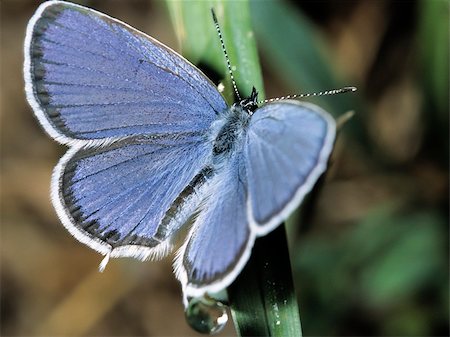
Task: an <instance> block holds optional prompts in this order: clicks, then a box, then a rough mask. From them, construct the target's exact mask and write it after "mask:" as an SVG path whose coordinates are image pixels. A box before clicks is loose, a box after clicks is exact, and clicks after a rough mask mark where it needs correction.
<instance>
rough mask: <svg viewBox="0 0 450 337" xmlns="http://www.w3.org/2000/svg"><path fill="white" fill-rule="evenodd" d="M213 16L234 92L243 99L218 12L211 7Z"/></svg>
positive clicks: (239, 98)
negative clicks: (232, 67)
mask: <svg viewBox="0 0 450 337" xmlns="http://www.w3.org/2000/svg"><path fill="white" fill-rule="evenodd" d="M211 13H212V17H213V20H214V25H215V26H216V30H217V34H218V35H219V39H220V44H221V45H222V50H223V53H224V54H225V60H226V61H227V68H228V73H229V74H230V78H231V83H232V84H233V88H234V92H235V94H236V96H237V98H238V100H239V101H240V100H241V95H239V91H238V89H237V86H236V81H235V80H234V76H233V71H232V70H231V65H230V59H229V58H228V53H227V50H226V49H225V43H224V42H223V38H222V32H221V31H220V26H219V22H218V21H217V17H216V13H214V9H212V8H211Z"/></svg>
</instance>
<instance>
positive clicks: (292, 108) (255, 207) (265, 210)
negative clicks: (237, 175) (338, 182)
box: [244, 101, 336, 235]
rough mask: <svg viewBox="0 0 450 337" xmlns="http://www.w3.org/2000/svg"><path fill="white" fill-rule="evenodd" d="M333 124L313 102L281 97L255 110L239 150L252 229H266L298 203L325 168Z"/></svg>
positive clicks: (273, 226) (261, 232) (264, 230)
mask: <svg viewBox="0 0 450 337" xmlns="http://www.w3.org/2000/svg"><path fill="white" fill-rule="evenodd" d="M335 129H336V127H335V122H334V119H333V118H332V117H331V116H330V115H329V114H328V113H327V112H325V111H324V110H322V109H321V108H319V107H318V106H316V105H313V104H308V103H300V102H297V101H283V102H280V103H271V104H267V105H265V106H263V107H262V108H260V109H258V110H256V111H255V113H254V115H253V116H252V119H251V121H250V125H249V128H248V133H247V142H246V147H245V150H244V157H245V166H246V168H247V180H248V193H249V198H248V214H249V217H250V219H251V221H250V222H251V226H252V228H253V230H254V231H255V233H257V234H258V235H264V234H266V233H268V232H269V231H271V230H272V229H274V228H275V227H276V226H277V225H279V224H280V223H281V222H282V221H284V220H285V219H286V218H287V216H288V215H289V214H290V213H291V212H292V211H293V210H294V209H295V208H296V207H298V205H299V204H300V203H301V201H302V200H303V198H304V196H305V195H306V193H308V192H309V191H310V190H311V188H312V187H313V185H314V184H315V182H316V181H317V179H318V178H319V176H320V175H321V174H322V172H323V171H324V170H325V169H326V165H327V161H328V157H329V155H330V153H331V149H332V146H333V142H334V138H335Z"/></svg>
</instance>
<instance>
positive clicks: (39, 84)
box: [24, 1, 336, 297]
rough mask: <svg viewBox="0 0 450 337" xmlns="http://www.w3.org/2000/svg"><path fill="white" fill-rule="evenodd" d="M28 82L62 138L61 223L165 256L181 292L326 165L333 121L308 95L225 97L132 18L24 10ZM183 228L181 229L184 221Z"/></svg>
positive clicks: (221, 270) (102, 249)
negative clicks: (263, 99) (265, 99)
mask: <svg viewBox="0 0 450 337" xmlns="http://www.w3.org/2000/svg"><path fill="white" fill-rule="evenodd" d="M24 53H25V63H24V76H25V91H26V96H27V100H28V102H29V104H30V105H31V107H32V109H33V111H34V114H35V115H36V117H37V119H38V120H39V122H40V124H41V125H42V127H43V128H44V129H45V131H46V132H47V133H48V134H49V135H50V136H51V137H52V138H53V139H55V140H56V141H58V142H59V143H61V144H64V145H67V146H68V147H69V150H68V151H67V153H66V154H65V155H64V156H63V157H62V158H61V159H60V161H59V163H58V164H57V165H56V167H55V169H54V171H53V176H52V182H51V197H52V202H53V205H54V207H55V209H56V212H57V215H58V217H59V218H60V220H61V222H62V224H63V225H64V226H65V227H66V229H67V230H68V231H69V232H70V233H71V234H72V235H73V236H74V237H75V238H76V239H77V240H79V241H80V242H82V243H84V244H86V245H87V246H89V247H91V248H92V249H94V250H96V251H97V252H99V253H100V254H102V255H104V256H105V259H104V260H103V262H102V263H101V269H102V268H104V266H105V265H106V263H107V261H108V259H109V258H110V257H114V258H117V257H133V258H137V259H139V260H147V259H151V258H153V259H155V258H162V257H164V256H166V255H168V254H169V252H171V251H172V250H173V248H174V246H175V242H176V241H177V236H179V235H180V233H182V232H183V231H185V233H186V236H185V238H184V242H183V243H182V245H181V247H180V248H179V250H178V253H177V255H176V258H175V262H174V267H175V268H174V269H175V272H176V276H177V278H178V279H179V280H180V282H181V284H182V287H183V292H184V295H185V296H188V297H197V296H201V295H203V294H205V293H206V292H208V293H215V292H218V291H220V290H222V289H224V288H226V287H227V286H228V285H230V284H231V283H232V282H233V280H234V279H235V278H236V277H237V275H238V274H239V273H240V271H241V270H242V268H243V267H244V265H245V264H246V262H247V260H248V259H249V256H250V253H251V250H252V247H253V244H254V242H255V239H256V238H257V237H259V236H262V235H265V234H267V233H269V232H270V231H272V230H273V229H274V228H276V227H277V226H278V225H279V224H280V223H281V222H283V221H284V220H285V219H286V218H287V217H288V216H289V214H290V213H291V212H292V211H293V210H295V209H296V208H297V207H298V206H299V205H300V203H301V202H302V200H303V198H304V197H305V195H306V194H307V193H308V192H309V191H310V190H311V188H312V187H313V185H314V184H315V182H316V181H317V179H318V178H319V176H320V175H321V174H322V173H323V172H324V170H325V169H326V166H327V161H328V158H329V156H330V153H331V150H332V147H333V143H334V139H335V133H336V126H335V121H334V119H333V118H332V117H331V116H330V115H329V114H328V113H327V112H325V111H324V110H322V109H321V108H319V107H318V106H316V105H313V104H309V103H301V102H299V101H296V100H289V99H286V100H280V101H274V102H270V103H267V104H264V105H262V106H259V104H258V101H257V92H256V90H253V92H252V94H251V95H250V97H248V98H245V99H240V100H238V101H237V102H236V103H234V104H233V105H232V106H229V105H227V103H226V102H225V100H224V98H223V97H222V95H221V94H220V93H219V91H218V90H217V88H216V86H215V85H214V83H212V82H211V81H210V80H209V79H208V78H207V77H206V76H205V75H204V74H203V73H202V72H201V71H200V70H199V69H197V68H196V67H195V66H194V65H192V64H191V63H190V62H189V61H187V60H186V59H185V58H183V57H182V56H180V55H179V54H177V53H176V52H175V51H173V50H171V49H170V48H168V47H166V46H165V45H163V44H162V43H160V42H158V41H157V40H155V39H154V38H152V37H150V36H148V35H146V34H144V33H142V32H140V31H138V30H136V29H134V28H132V27H130V26H129V25H127V24H125V23H123V22H121V21H119V20H117V19H114V18H112V17H109V16H107V15H105V14H102V13H100V12H97V11H95V10H92V9H89V8H86V7H83V6H80V5H76V4H72V3H68V2H63V1H49V2H45V3H43V4H42V5H41V6H40V7H39V8H38V9H37V11H36V13H35V14H34V16H33V17H32V18H31V20H30V21H29V24H28V27H27V32H26V38H25V45H24ZM186 227H187V228H186Z"/></svg>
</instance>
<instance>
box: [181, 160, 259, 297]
mask: <svg viewBox="0 0 450 337" xmlns="http://www.w3.org/2000/svg"><path fill="white" fill-rule="evenodd" d="M207 189H208V192H207V195H208V197H207V198H206V200H205V201H204V202H203V203H202V206H201V208H200V212H199V214H198V217H197V218H196V221H195V222H194V224H193V225H192V228H191V231H190V233H189V235H188V237H187V239H186V241H185V243H184V245H183V246H182V248H181V249H180V251H179V252H178V256H177V259H176V260H175V271H176V273H177V277H178V278H179V279H180V281H181V283H182V284H183V292H184V294H185V296H200V295H202V294H204V293H205V292H206V291H208V292H217V291H219V290H222V289H224V288H225V287H227V286H228V285H229V284H230V283H231V282H232V281H233V280H234V279H235V277H236V276H237V275H238V274H239V272H240V271H241V269H242V268H243V266H244V265H245V263H246V262H247V260H248V258H249V256H250V251H251V248H252V246H253V243H254V240H255V236H254V234H253V233H252V232H251V230H250V227H249V223H248V217H247V214H246V210H245V207H244V205H245V204H246V200H247V182H246V176H245V167H244V163H243V160H242V155H241V153H236V154H235V155H233V158H231V159H230V160H229V162H227V164H226V165H225V166H224V167H222V168H221V170H220V171H218V172H217V174H216V175H215V176H214V177H212V178H211V179H210V181H209V182H208V187H207Z"/></svg>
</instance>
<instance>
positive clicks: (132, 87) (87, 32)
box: [25, 2, 227, 144]
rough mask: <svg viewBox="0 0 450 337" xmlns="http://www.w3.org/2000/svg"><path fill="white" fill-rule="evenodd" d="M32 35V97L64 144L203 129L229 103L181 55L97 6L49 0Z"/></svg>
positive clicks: (50, 128) (27, 51) (53, 132)
mask: <svg viewBox="0 0 450 337" xmlns="http://www.w3.org/2000/svg"><path fill="white" fill-rule="evenodd" d="M43 6H45V4H44V5H43ZM29 34H31V36H30V40H29V50H25V53H29V59H30V62H29V63H30V64H29V69H25V72H26V73H28V72H29V77H30V78H29V81H28V82H30V83H28V84H27V85H28V86H30V85H32V88H30V91H32V93H29V95H32V96H33V97H31V99H32V100H35V101H36V103H37V104H36V105H38V106H39V110H41V111H40V113H39V115H38V117H39V119H40V121H41V123H42V124H43V125H44V127H45V128H46V130H47V131H48V132H49V133H50V134H51V135H52V136H53V137H54V138H56V139H57V140H59V141H60V142H62V143H65V144H70V142H71V140H72V139H81V140H96V139H104V138H120V137H124V136H129V135H136V134H155V133H167V132H170V133H174V132H185V131H204V130H206V129H207V128H208V127H209V125H210V124H211V122H212V121H213V120H214V119H215V117H216V114H217V113H220V112H221V111H223V110H224V109H226V108H227V106H226V103H225V102H224V100H223V98H222V97H221V95H220V93H219V92H218V91H217V89H216V88H215V86H214V85H213V84H212V83H211V82H210V81H209V80H208V79H207V78H206V77H205V76H204V75H203V74H202V73H200V72H199V71H198V70H197V69H196V68H195V67H194V66H192V65H191V64H189V63H188V62H187V61H186V60H185V59H183V58H182V57H181V56H179V55H178V54H176V53H175V52H174V51H172V50H170V49H169V48H167V47H166V46H164V45H162V44H161V43H159V42H158V41H156V40H155V39H152V38H151V37H149V36H147V35H145V34H144V33H141V32H139V31H137V30H135V29H133V28H132V27H130V26H128V25H125V24H124V23H122V22H120V21H117V20H115V19H113V18H110V17H108V16H106V15H104V14H101V13H99V12H96V11H94V10H90V9H87V8H84V7H81V6H77V5H74V4H70V3H64V2H56V3H53V4H51V5H48V6H46V7H44V9H43V11H42V13H40V16H39V17H37V20H35V22H34V26H33V29H32V31H31V32H29ZM26 76H27V74H26Z"/></svg>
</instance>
